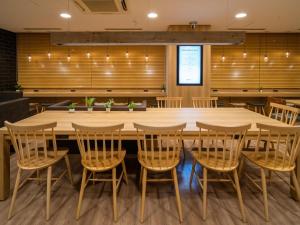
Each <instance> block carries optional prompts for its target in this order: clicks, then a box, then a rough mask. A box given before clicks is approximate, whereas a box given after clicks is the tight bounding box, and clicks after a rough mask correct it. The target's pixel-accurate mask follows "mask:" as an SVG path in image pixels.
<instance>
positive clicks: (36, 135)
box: [4, 121, 57, 166]
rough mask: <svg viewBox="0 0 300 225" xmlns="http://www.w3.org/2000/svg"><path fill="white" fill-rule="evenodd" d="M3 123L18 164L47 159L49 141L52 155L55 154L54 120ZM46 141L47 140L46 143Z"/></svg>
mask: <svg viewBox="0 0 300 225" xmlns="http://www.w3.org/2000/svg"><path fill="white" fill-rule="evenodd" d="M4 124H5V126H6V127H7V129H8V132H9V134H10V137H11V141H12V144H13V146H14V149H15V151H16V154H17V160H18V162H19V163H20V165H23V164H24V163H26V162H29V161H30V162H34V161H40V160H45V159H47V158H48V151H49V146H50V142H51V141H52V145H51V146H52V150H53V153H54V157H56V156H57V144H56V137H55V132H54V128H55V127H56V125H57V123H56V122H53V123H47V124H39V125H33V126H18V125H14V124H12V123H9V122H7V121H5V122H4ZM47 142H49V144H48V145H47ZM27 166H28V165H27Z"/></svg>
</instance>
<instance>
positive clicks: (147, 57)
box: [145, 54, 149, 62]
mask: <svg viewBox="0 0 300 225" xmlns="http://www.w3.org/2000/svg"><path fill="white" fill-rule="evenodd" d="M145 60H146V62H148V60H149V55H148V54H146V55H145Z"/></svg>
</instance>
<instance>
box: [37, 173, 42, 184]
mask: <svg viewBox="0 0 300 225" xmlns="http://www.w3.org/2000/svg"><path fill="white" fill-rule="evenodd" d="M36 178H37V179H38V181H37V183H38V184H39V185H40V184H41V180H40V179H41V176H40V171H39V170H36Z"/></svg>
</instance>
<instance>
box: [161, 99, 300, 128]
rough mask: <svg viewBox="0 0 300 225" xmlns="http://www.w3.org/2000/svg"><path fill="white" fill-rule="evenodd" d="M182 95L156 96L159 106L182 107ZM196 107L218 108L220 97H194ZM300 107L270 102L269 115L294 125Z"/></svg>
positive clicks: (299, 112)
mask: <svg viewBox="0 0 300 225" xmlns="http://www.w3.org/2000/svg"><path fill="white" fill-rule="evenodd" d="M182 100H183V98H182V97H156V101H157V106H158V108H181V106H182ZM192 101H193V107H194V108H217V107H218V104H217V101H218V97H192ZM299 114H300V109H299V108H295V107H292V106H288V105H283V104H278V103H275V102H271V103H270V111H269V117H270V118H273V119H276V120H279V121H281V122H283V123H286V124H289V125H294V124H295V123H296V121H297V118H298V115H299Z"/></svg>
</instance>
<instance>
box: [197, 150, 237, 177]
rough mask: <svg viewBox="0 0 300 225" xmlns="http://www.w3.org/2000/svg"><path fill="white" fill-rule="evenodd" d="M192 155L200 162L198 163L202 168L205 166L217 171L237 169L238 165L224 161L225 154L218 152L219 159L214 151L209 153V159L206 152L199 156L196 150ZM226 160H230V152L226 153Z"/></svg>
mask: <svg viewBox="0 0 300 225" xmlns="http://www.w3.org/2000/svg"><path fill="white" fill-rule="evenodd" d="M192 155H193V157H194V159H195V160H197V161H198V163H199V164H200V165H202V166H204V167H205V168H207V169H211V170H215V171H222V172H227V171H232V170H234V169H236V168H237V166H238V163H235V164H233V163H230V162H229V160H226V161H224V160H223V152H222V151H217V157H215V152H213V151H212V150H211V151H210V153H209V157H207V154H206V152H202V153H201V154H199V152H198V151H196V150H194V151H192ZM225 156H226V159H228V158H229V152H226V154H225Z"/></svg>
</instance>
